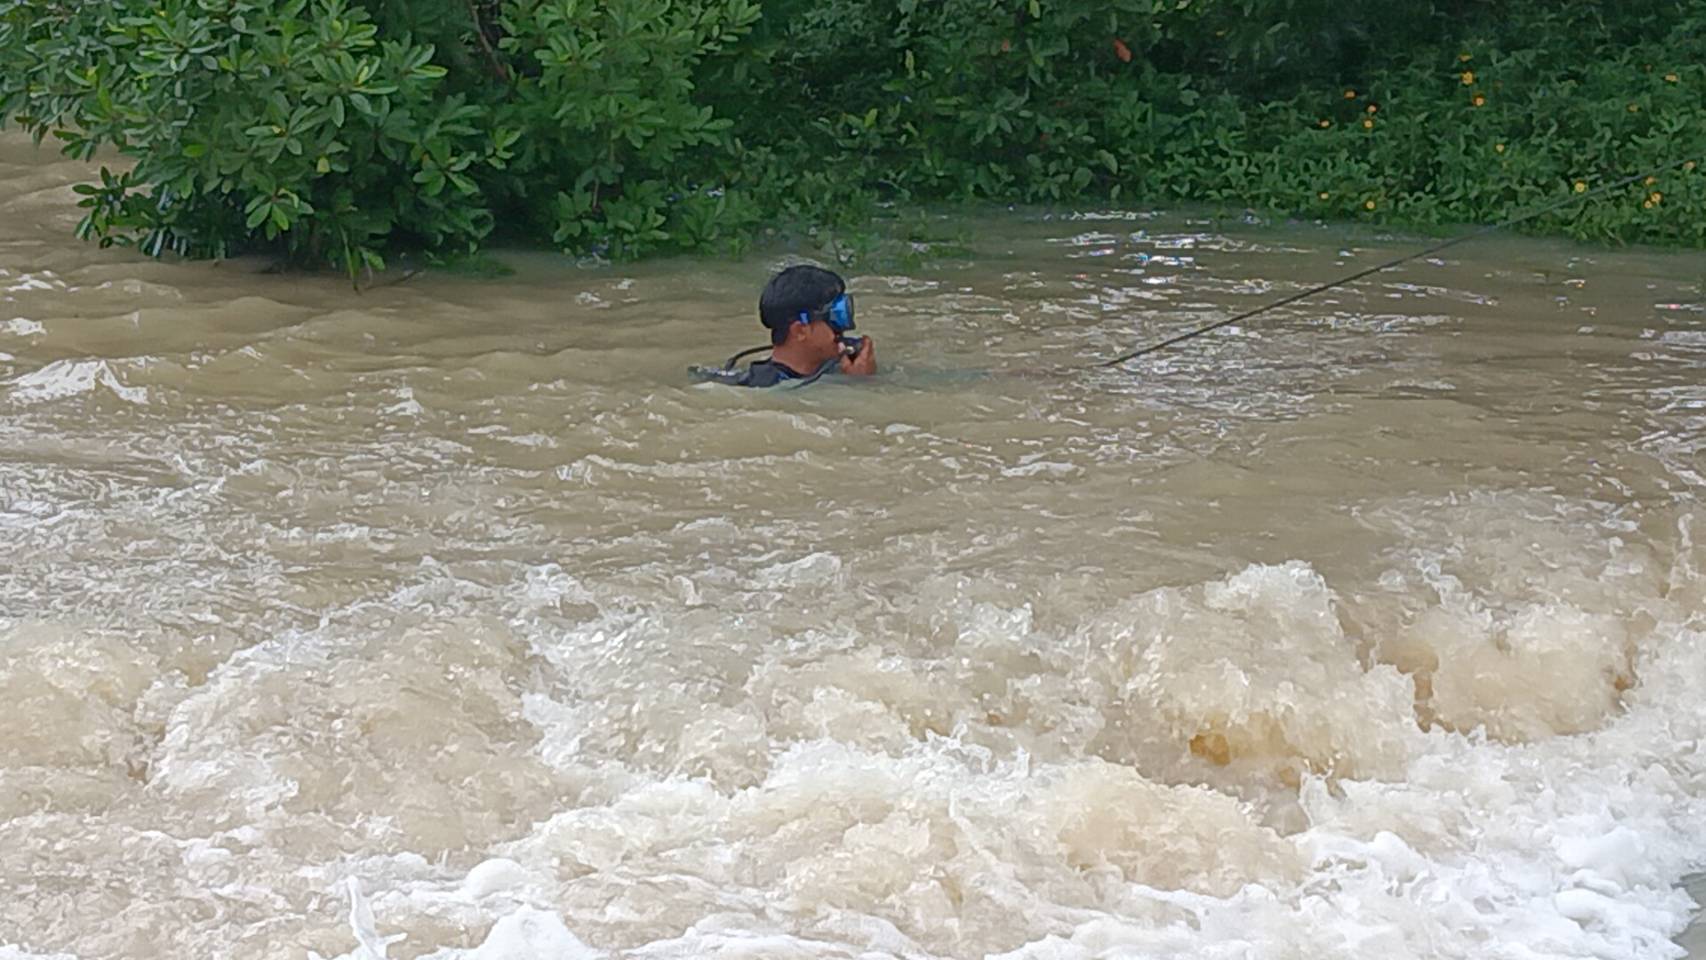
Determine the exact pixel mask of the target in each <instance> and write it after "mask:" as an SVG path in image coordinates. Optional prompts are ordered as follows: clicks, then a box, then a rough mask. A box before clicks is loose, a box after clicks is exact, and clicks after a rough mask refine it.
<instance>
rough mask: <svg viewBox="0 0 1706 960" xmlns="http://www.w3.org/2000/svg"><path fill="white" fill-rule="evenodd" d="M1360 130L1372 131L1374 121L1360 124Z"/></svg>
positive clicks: (1365, 121)
mask: <svg viewBox="0 0 1706 960" xmlns="http://www.w3.org/2000/svg"><path fill="white" fill-rule="evenodd" d="M1362 128H1363V129H1364V130H1373V129H1374V121H1373V120H1364V121H1363V122H1362Z"/></svg>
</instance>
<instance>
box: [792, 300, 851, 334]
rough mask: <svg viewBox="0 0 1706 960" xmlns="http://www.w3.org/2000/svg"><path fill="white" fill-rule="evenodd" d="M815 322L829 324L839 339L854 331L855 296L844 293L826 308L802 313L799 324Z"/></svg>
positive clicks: (802, 311)
mask: <svg viewBox="0 0 1706 960" xmlns="http://www.w3.org/2000/svg"><path fill="white" fill-rule="evenodd" d="M813 320H823V321H825V322H827V323H828V324H829V326H830V327H831V328H832V329H833V330H834V331H835V335H836V336H838V337H839V336H841V335H842V334H844V333H846V332H847V331H849V330H851V329H853V295H852V294H851V293H844V294H842V295H841V296H839V297H836V298H835V299H834V300H831V301H830V302H829V305H828V306H826V307H821V308H819V309H817V310H801V311H800V319H799V322H801V323H811V322H812V321H813Z"/></svg>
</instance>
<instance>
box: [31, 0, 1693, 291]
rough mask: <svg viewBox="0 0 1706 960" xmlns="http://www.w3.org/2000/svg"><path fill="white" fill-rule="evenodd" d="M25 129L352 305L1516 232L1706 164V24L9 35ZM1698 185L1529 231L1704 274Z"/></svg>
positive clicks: (529, 4)
mask: <svg viewBox="0 0 1706 960" xmlns="http://www.w3.org/2000/svg"><path fill="white" fill-rule="evenodd" d="M0 57H4V58H5V62H6V63H7V64H8V69H7V70H6V71H5V72H4V73H3V74H0V122H7V121H10V122H12V123H16V124H18V125H20V126H23V127H24V128H26V129H29V130H30V131H32V132H33V133H34V134H35V135H36V136H37V137H38V138H40V137H43V136H47V135H52V136H54V137H56V138H57V139H58V140H60V141H61V142H62V144H63V146H64V149H65V150H66V151H67V152H69V153H71V154H73V155H77V156H82V157H90V156H93V155H94V153H95V151H96V150H98V149H100V148H102V147H109V148H114V149H116V150H117V151H118V152H119V153H120V154H122V155H124V156H126V157H128V158H130V159H131V160H133V161H134V166H130V167H128V168H126V169H125V170H124V172H122V173H120V172H113V171H112V170H108V169H102V170H101V171H100V176H99V179H98V181H96V182H94V183H91V184H89V185H86V186H84V187H81V188H79V190H80V192H82V193H83V194H84V198H83V204H84V206H85V207H86V208H87V214H88V215H87V216H86V217H85V219H84V220H83V222H82V224H81V226H80V228H79V230H80V232H81V233H82V234H84V235H85V236H90V237H93V238H96V239H98V240H99V241H100V242H101V243H104V244H110V243H121V244H136V245H139V246H140V247H141V248H142V249H143V250H145V251H146V252H148V253H151V254H159V253H162V252H164V251H167V250H173V251H177V252H180V253H185V254H190V255H197V256H208V255H215V256H217V255H224V254H226V253H230V252H234V251H238V250H248V249H272V250H277V251H279V252H281V253H283V254H285V255H287V256H289V257H291V258H292V259H294V260H297V261H301V262H306V263H329V264H333V265H336V266H337V267H339V268H341V269H344V270H347V271H349V272H351V273H352V274H353V273H355V272H357V271H359V270H361V269H363V268H365V267H371V266H378V265H380V264H381V263H382V262H383V261H382V256H383V254H384V253H385V252H386V251H387V250H389V249H394V248H400V247H401V248H408V247H417V248H427V249H431V250H437V251H442V252H445V253H447V254H455V253H456V252H458V251H462V252H466V251H470V250H472V249H474V248H476V247H477V246H479V245H480V244H482V243H483V242H486V241H488V239H489V238H490V237H491V236H492V235H493V234H494V232H496V233H497V234H498V235H500V236H502V237H505V238H507V239H512V240H516V241H521V242H528V243H541V244H545V243H548V244H552V245H556V246H559V247H562V248H564V249H568V250H573V251H577V252H597V253H604V254H608V255H613V256H635V255H641V254H646V253H651V252H659V251H672V250H699V249H719V248H727V247H730V246H738V245H739V244H741V243H742V242H744V241H745V240H746V239H747V238H748V237H750V236H751V235H752V234H753V232H754V231H755V230H756V229H758V228H759V227H761V226H764V225H767V224H774V223H778V222H782V223H800V224H806V225H812V224H816V225H829V226H835V227H846V226H854V227H857V226H858V225H859V224H860V223H862V222H863V221H865V220H866V219H868V218H869V217H870V216H871V214H872V212H873V211H874V210H876V209H877V206H878V204H882V203H898V204H905V203H912V202H920V201H932V200H959V201H966V200H993V201H1001V202H1044V203H1087V202H1095V203H1100V202H1116V203H1122V202H1136V203H1173V202H1180V201H1184V202H1206V203H1212V204H1219V205H1224V206H1237V207H1245V206H1248V207H1254V208H1257V209H1262V210H1269V211H1276V212H1283V213H1288V214H1298V215H1306V216H1318V217H1350V218H1359V219H1372V220H1377V221H1381V222H1387V223H1392V224H1399V225H1412V226H1431V225H1444V224H1452V223H1459V222H1487V221H1494V220H1498V219H1501V218H1504V217H1508V216H1510V215H1512V214H1514V213H1517V212H1519V211H1522V210H1524V209H1528V208H1531V207H1533V206H1534V205H1536V204H1539V203H1542V202H1546V201H1550V200H1554V199H1557V198H1560V197H1563V196H1567V195H1569V192H1570V191H1572V190H1576V189H1579V187H1578V184H1581V185H1596V184H1598V183H1600V182H1604V181H1605V180H1607V179H1609V178H1612V177H1616V176H1619V175H1622V174H1625V173H1628V172H1630V171H1635V170H1640V169H1644V168H1656V167H1659V166H1661V165H1663V164H1666V163H1667V162H1670V161H1673V160H1676V159H1680V158H1687V157H1694V158H1701V157H1702V156H1703V155H1706V11H1703V10H1702V9H1701V8H1700V7H1699V5H1698V4H1694V3H1685V2H1675V0H1631V2H1630V3H1627V4H1621V5H1618V6H1616V7H1606V6H1602V5H1584V4H1574V5H1560V4H1552V3H1543V2H1539V0H1521V2H1512V3H1506V4H1502V5H1499V6H1496V7H1495V6H1493V5H1492V4H1491V3H1488V2H1484V0H1394V2H1393V3H1390V4H1384V5H1364V6H1363V7H1361V8H1358V9H1355V10H1347V9H1346V8H1345V7H1344V5H1342V4H1330V3H1328V2H1326V0H762V2H760V0H359V2H358V0H286V2H278V3H261V2H249V0H153V2H141V0H108V2H105V3H101V4H78V3H70V2H65V0H51V2H47V0H0ZM1703 212H1706V185H1703V183H1702V179H1701V176H1700V173H1699V171H1698V170H1697V169H1696V170H1689V171H1685V170H1681V169H1673V170H1671V171H1670V172H1668V173H1666V174H1665V175H1664V176H1663V178H1662V179H1660V180H1657V181H1655V182H1654V183H1651V184H1635V185H1633V186H1631V187H1630V188H1629V189H1628V190H1626V191H1618V192H1615V193H1608V194H1605V195H1598V196H1594V197H1592V198H1588V199H1587V200H1586V201H1585V202H1584V203H1583V204H1582V205H1580V206H1579V207H1572V208H1568V209H1565V210H1562V211H1560V212H1558V213H1556V214H1552V215H1548V216H1547V217H1544V218H1541V219H1538V220H1536V221H1533V222H1531V223H1530V224H1528V225H1527V228H1529V229H1535V230H1541V231H1547V232H1555V233H1561V234H1564V235H1568V236H1573V237H1578V238H1584V239H1592V240H1599V241H1617V242H1634V241H1640V242H1659V243H1672V244H1687V245H1693V246H1702V245H1706V216H1702V213H1703Z"/></svg>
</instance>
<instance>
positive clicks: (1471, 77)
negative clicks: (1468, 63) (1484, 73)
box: [1462, 70, 1475, 87]
mask: <svg viewBox="0 0 1706 960" xmlns="http://www.w3.org/2000/svg"><path fill="white" fill-rule="evenodd" d="M1462 79H1463V85H1464V86H1466V87H1467V86H1469V85H1470V84H1472V83H1474V82H1475V71H1473V70H1465V71H1463V77H1462Z"/></svg>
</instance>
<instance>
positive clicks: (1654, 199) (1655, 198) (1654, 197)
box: [1647, 190, 1665, 203]
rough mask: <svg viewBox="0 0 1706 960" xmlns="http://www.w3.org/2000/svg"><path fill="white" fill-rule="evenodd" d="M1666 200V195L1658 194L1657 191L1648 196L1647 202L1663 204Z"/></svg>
mask: <svg viewBox="0 0 1706 960" xmlns="http://www.w3.org/2000/svg"><path fill="white" fill-rule="evenodd" d="M1664 200H1665V195H1664V194H1662V193H1660V192H1658V191H1657V190H1654V191H1653V192H1652V193H1649V194H1647V201H1648V202H1649V203H1663V202H1664Z"/></svg>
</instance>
